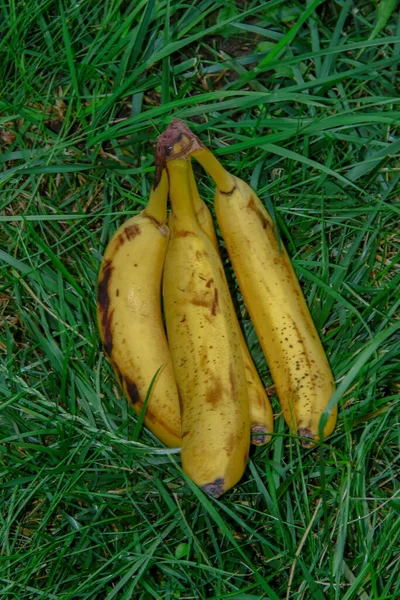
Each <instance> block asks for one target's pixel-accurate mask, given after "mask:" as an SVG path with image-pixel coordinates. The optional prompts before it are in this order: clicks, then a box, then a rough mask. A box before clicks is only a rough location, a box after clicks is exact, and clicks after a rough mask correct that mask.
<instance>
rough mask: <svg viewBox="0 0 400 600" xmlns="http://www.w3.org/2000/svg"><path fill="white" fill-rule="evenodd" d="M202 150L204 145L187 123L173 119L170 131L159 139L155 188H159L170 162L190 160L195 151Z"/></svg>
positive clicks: (155, 153)
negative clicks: (163, 171) (162, 175)
mask: <svg viewBox="0 0 400 600" xmlns="http://www.w3.org/2000/svg"><path fill="white" fill-rule="evenodd" d="M201 148H203V144H202V143H201V142H200V140H199V138H198V137H197V136H196V135H195V134H194V133H193V131H191V130H190V129H189V127H188V126H187V125H186V123H184V122H183V121H181V120H180V119H172V121H171V123H170V124H169V126H168V129H166V131H164V133H162V134H161V135H160V136H159V137H158V139H157V144H156V148H155V152H154V156H155V160H156V173H155V177H154V188H156V187H157V185H158V183H159V181H160V179H161V173H162V170H163V169H164V168H165V166H166V164H167V162H168V161H169V160H174V159H176V158H183V159H185V160H188V159H190V154H191V153H192V152H193V151H194V150H200V149H201Z"/></svg>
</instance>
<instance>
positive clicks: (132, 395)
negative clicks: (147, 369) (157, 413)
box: [125, 377, 140, 404]
mask: <svg viewBox="0 0 400 600" xmlns="http://www.w3.org/2000/svg"><path fill="white" fill-rule="evenodd" d="M125 390H126V394H127V396H128V398H129V400H130V401H131V402H132V404H136V403H137V402H140V394H139V390H138V387H137V385H136V384H135V383H134V382H133V381H131V380H130V379H127V378H126V377H125Z"/></svg>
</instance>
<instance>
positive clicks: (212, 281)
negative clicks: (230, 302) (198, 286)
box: [206, 278, 214, 288]
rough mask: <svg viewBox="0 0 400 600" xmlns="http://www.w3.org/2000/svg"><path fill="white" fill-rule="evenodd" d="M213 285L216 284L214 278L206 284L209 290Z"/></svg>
mask: <svg viewBox="0 0 400 600" xmlns="http://www.w3.org/2000/svg"><path fill="white" fill-rule="evenodd" d="M212 283H214V279H212V278H211V279H209V280H208V281H207V283H206V287H207V288H209V287H211V284H212Z"/></svg>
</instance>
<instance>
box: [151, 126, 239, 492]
mask: <svg viewBox="0 0 400 600" xmlns="http://www.w3.org/2000/svg"><path fill="white" fill-rule="evenodd" d="M158 143H159V146H160V148H161V150H160V149H159V152H162V151H163V152H164V154H166V153H167V151H166V149H165V148H164V146H163V143H165V140H164V138H163V136H160V138H159V142H158ZM167 168H168V174H169V179H170V200H171V204H172V216H171V218H170V229H171V238H170V242H169V245H168V250H167V256H166V260H165V268H164V310H165V318H166V325H167V333H168V341H169V346H170V351H171V355H172V360H173V364H174V370H175V376H176V380H177V383H178V388H179V391H180V398H181V419H182V467H183V469H184V471H185V472H186V473H187V474H188V475H189V477H191V479H192V480H193V481H194V482H195V483H197V485H199V486H201V487H202V488H203V489H204V490H205V491H206V492H208V493H209V494H211V495H212V496H214V497H218V496H220V495H221V494H222V493H223V492H225V491H226V490H227V489H229V488H230V487H232V486H233V485H235V483H237V482H238V481H239V479H240V478H241V477H242V475H243V472H244V470H245V466H246V463H247V458H248V451H249V443H250V423H249V408H248V397H247V386H246V379H245V373H244V367H243V361H242V356H241V352H240V335H239V330H238V326H237V322H236V320H235V317H234V314H233V312H232V304H231V299H230V295H229V289H228V287H227V285H226V282H225V277H224V271H223V267H222V264H221V261H220V258H219V255H218V253H217V252H216V250H215V248H214V246H213V244H212V242H211V241H210V240H209V238H208V237H207V236H206V235H205V233H204V232H203V231H202V230H201V228H200V227H199V225H198V223H197V221H196V216H195V214H194V210H193V206H192V200H191V195H190V185H189V178H188V175H189V173H188V162H187V161H185V160H180V159H179V158H178V159H177V160H171V161H169V162H167Z"/></svg>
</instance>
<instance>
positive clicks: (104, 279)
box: [97, 260, 114, 356]
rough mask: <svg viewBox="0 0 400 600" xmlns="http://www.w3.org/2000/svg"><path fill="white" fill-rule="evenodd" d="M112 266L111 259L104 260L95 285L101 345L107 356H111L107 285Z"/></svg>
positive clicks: (111, 344) (110, 312)
mask: <svg viewBox="0 0 400 600" xmlns="http://www.w3.org/2000/svg"><path fill="white" fill-rule="evenodd" d="M113 269H114V267H113V265H112V262H111V260H105V261H104V263H103V266H102V269H101V273H100V277H99V283H98V286H97V307H98V311H99V315H100V326H101V333H102V340H103V346H104V349H105V351H106V353H107V355H108V356H111V352H112V347H113V337H112V331H111V324H112V316H113V314H114V310H111V311H110V306H111V303H110V294H109V289H108V288H109V285H110V281H111V275H112V271H113Z"/></svg>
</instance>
